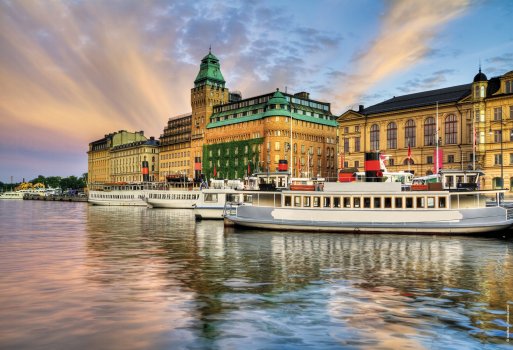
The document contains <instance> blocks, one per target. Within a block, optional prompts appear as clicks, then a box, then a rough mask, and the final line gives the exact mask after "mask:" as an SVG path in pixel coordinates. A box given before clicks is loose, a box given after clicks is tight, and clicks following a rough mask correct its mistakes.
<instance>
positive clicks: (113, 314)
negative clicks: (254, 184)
mask: <svg viewBox="0 0 513 350" xmlns="http://www.w3.org/2000/svg"><path fill="white" fill-rule="evenodd" d="M508 308H509V310H508ZM508 322H509V323H508ZM511 323H513V242H512V241H511V240H509V241H507V240H501V239H497V238H476V237H436V236H415V235H412V236H404V235H401V236H394V235H342V234H319V233H312V234H309V233H297V232H264V231H255V230H245V231H238V230H237V229H233V228H226V229H225V228H224V227H223V224H222V222H212V221H203V222H200V223H195V222H194V220H193V216H192V213H191V212H190V211H187V210H165V209H164V210H155V209H146V208H122V207H95V206H89V205H87V204H85V203H64V202H41V201H0V348H2V349H241V348H246V349H511V348H512V346H513V336H511V334H510V333H509V332H513V327H512V326H511ZM510 327H511V328H510Z"/></svg>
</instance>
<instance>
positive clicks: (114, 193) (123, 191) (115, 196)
mask: <svg viewBox="0 0 513 350" xmlns="http://www.w3.org/2000/svg"><path fill="white" fill-rule="evenodd" d="M157 186H162V184H158V183H149V182H138V183H126V182H116V183H105V184H92V185H90V188H89V196H88V200H87V201H88V202H89V203H91V204H93V205H105V206H146V202H145V201H144V198H145V196H146V192H147V191H148V190H149V189H151V188H156V187H157Z"/></svg>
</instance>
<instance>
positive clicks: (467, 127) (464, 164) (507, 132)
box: [337, 70, 513, 188]
mask: <svg viewBox="0 0 513 350" xmlns="http://www.w3.org/2000/svg"><path fill="white" fill-rule="evenodd" d="M337 122H338V124H339V137H340V139H339V140H340V142H339V148H338V153H339V161H340V164H341V166H342V167H357V168H358V167H360V168H363V160H364V153H365V152H368V151H381V152H382V153H383V154H385V155H386V156H387V158H388V161H387V166H388V169H389V170H391V171H399V170H410V171H413V172H414V173H415V175H418V176H422V175H426V174H430V173H433V172H436V167H437V164H438V167H439V168H451V169H481V170H483V171H484V172H485V176H484V177H483V178H482V183H481V188H497V187H501V185H502V180H501V179H504V187H508V188H512V187H513V72H509V73H506V74H504V75H502V76H498V77H493V78H491V79H488V78H487V77H486V75H485V74H483V73H482V72H481V70H479V73H478V74H477V75H476V76H475V77H474V80H473V82H472V83H470V84H464V85H459V86H453V87H448V88H444V89H437V90H432V91H425V92H420V93H415V94H409V95H404V96H398V97H393V98H391V99H389V100H386V101H384V102H381V103H378V104H376V105H373V106H370V107H367V108H364V107H363V106H360V108H359V109H358V111H354V110H349V111H347V112H345V113H343V114H342V115H341V116H340V117H339V118H338V119H337ZM437 149H438V153H437V152H436V150H437ZM437 159H439V161H438V162H437Z"/></svg>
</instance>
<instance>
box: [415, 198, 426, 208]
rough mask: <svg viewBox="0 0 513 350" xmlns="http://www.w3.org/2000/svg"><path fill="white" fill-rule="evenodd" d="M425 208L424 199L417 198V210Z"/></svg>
mask: <svg viewBox="0 0 513 350" xmlns="http://www.w3.org/2000/svg"><path fill="white" fill-rule="evenodd" d="M425 206H426V203H425V198H424V197H417V208H424V207H425Z"/></svg>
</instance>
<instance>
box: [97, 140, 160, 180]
mask: <svg viewBox="0 0 513 350" xmlns="http://www.w3.org/2000/svg"><path fill="white" fill-rule="evenodd" d="M158 154H159V142H158V141H157V140H155V139H154V138H153V137H150V138H149V139H148V138H146V137H145V136H144V132H143V131H137V132H128V131H125V130H120V131H118V132H114V133H111V134H108V135H105V137H104V138H102V139H100V140H97V141H93V142H91V143H90V144H89V151H88V152H87V155H88V181H89V184H94V183H105V182H141V181H143V180H144V176H143V175H144V174H145V173H146V174H147V175H148V177H147V181H157V180H158V178H159V159H158ZM146 162H147V163H146ZM146 165H147V167H146Z"/></svg>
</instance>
